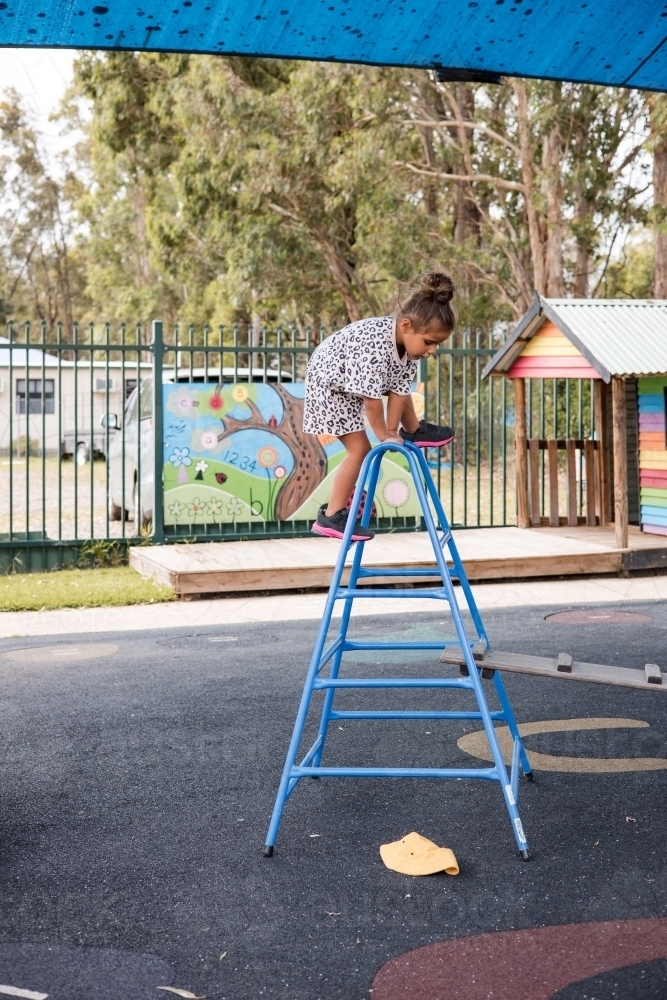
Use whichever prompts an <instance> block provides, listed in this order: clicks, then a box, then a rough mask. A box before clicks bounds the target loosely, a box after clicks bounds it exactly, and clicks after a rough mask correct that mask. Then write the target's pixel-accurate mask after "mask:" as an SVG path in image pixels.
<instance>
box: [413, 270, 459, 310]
mask: <svg viewBox="0 0 667 1000" xmlns="http://www.w3.org/2000/svg"><path fill="white" fill-rule="evenodd" d="M419 291H420V292H421V293H422V295H424V297H425V298H426V297H428V298H434V299H435V300H436V302H441V303H442V304H443V305H444V304H445V303H446V302H451V301H452V299H453V298H454V282H453V281H452V279H451V278H450V277H449V275H448V274H445V273H444V271H426V272H425V273H424V274H423V275H422V277H421V281H420V283H419Z"/></svg>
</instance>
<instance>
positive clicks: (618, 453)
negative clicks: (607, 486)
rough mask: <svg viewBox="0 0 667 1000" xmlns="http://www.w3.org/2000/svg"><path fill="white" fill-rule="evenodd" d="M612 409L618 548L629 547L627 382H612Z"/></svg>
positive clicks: (615, 522)
mask: <svg viewBox="0 0 667 1000" xmlns="http://www.w3.org/2000/svg"><path fill="white" fill-rule="evenodd" d="M611 407H612V418H613V426H614V525H615V529H616V548H617V549H627V547H628V456H627V441H626V430H625V382H624V381H623V379H622V378H614V379H613V380H612V389H611Z"/></svg>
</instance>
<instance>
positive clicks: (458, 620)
mask: <svg viewBox="0 0 667 1000" xmlns="http://www.w3.org/2000/svg"><path fill="white" fill-rule="evenodd" d="M387 451H396V452H399V453H400V454H402V455H404V456H405V458H406V459H407V462H408V466H409V469H410V473H411V475H412V478H413V480H414V484H415V488H416V491H417V495H418V497H419V502H420V505H421V509H422V514H423V517H424V522H425V524H426V529H427V531H428V533H429V537H430V539H431V544H432V546H433V552H434V554H435V561H436V567H435V568H429V569H421V568H420V569H419V576H420V577H422V576H432V577H435V578H436V581H437V582H436V586H434V587H423V588H422V587H418V588H414V589H412V588H409V589H407V588H406V589H403V590H396V589H390V588H387V589H383V588H378V587H371V586H366V587H359V586H358V584H359V582H360V581H361V580H363V579H364V578H367V577H373V578H377V577H391V578H396V577H413V576H414V575H415V570H414V568H403V569H389V568H387V569H378V568H370V569H364V567H363V566H362V564H361V563H362V558H363V552H364V545H365V543H364V542H357V543H356V545H357V547H356V550H355V552H354V555H353V558H352V564H351V567H350V576H349V582H348V584H347V586H346V587H344V586H343V585H342V579H343V571H344V569H345V557H346V555H347V552H348V550H349V548H350V545H352V544H354V543H352V541H351V535H352V531H353V528H354V524H355V520H356V518H355V517H354V516H353V514H354V512H358V511H359V510H360V509H361V505H362V496H363V491H364V487H365V486H366V484H367V496H366V499H365V502H363V513H362V517H361V523H362V525H363V526H364V527H368V525H369V522H370V518H371V512H372V509H373V499H374V497H375V490H376V487H377V483H378V479H379V476H380V466H381V464H382V459H383V457H384V454H385V452H387ZM429 499H430V501H431V504H432V505H433V509H434V510H435V513H436V517H437V520H438V522H439V525H440V534H439V533H438V529H437V528H436V524H435V521H434V518H433V514H432V512H431V507H430V505H429V502H428V501H429ZM372 544H373V543H372V542H371V545H372ZM447 553H448V555H449V558H450V559H451V562H452V567H451V568H449V567H448V566H447V561H446V560H447ZM454 580H458V582H459V584H460V586H461V590H462V591H463V595H464V597H465V600H466V603H467V606H468V610H469V612H470V615H471V617H472V622H473V625H474V628H475V630H476V633H477V634H476V636H475V637H474V638H472V639H471V638H469V637H468V635H467V633H466V629H465V625H464V623H463V618H462V616H461V611H460V609H459V605H458V602H457V599H456V594H455V592H454V584H453V581H454ZM358 597H363V598H378V599H382V598H395V597H404V598H411V597H412V598H414V597H418V598H423V597H432V598H434V599H435V600H438V601H446V602H447V603H448V605H449V609H450V612H451V615H452V620H453V623H454V626H455V629H456V635H457V638H458V641H457V642H453V641H450V642H447V641H446V640H445V639H444V637H443V641H442V642H404V643H396V642H388V643H384V642H354V641H351V640H350V639H348V638H347V630H348V625H349V622H350V615H351V612H352V603H353V601H354V600H355V598H358ZM336 601H343V602H344V605H343V612H342V617H341V622H340V627H339V629H338V635H337V637H336V639H335V640H334V641H333V642H331V643H330V644H329V645H328V646H326V639H327V634H328V632H329V628H330V625H331V617H332V614H333V610H334V605H335V602H336ZM446 646H455V647H456V648H458V647H459V646H460V647H461V650H462V653H463V658H464V660H465V666H464V665H461V668H460V673H461V676H459V677H426V678H417V677H415V678H392V677H373V678H348V679H345V678H341V677H339V673H340V669H341V663H342V660H343V654H344V653H345V652H347V651H350V650H355V651H356V650H377V651H382V650H401V649H405V650H415V649H423V650H432V651H433V652H436V651H437V652H438V653H441V652H442V651H443V647H446ZM485 649H490V644H489V640H488V636H487V634H486V632H485V630H484V625H483V624H482V619H481V616H480V613H479V610H478V608H477V605H476V603H475V599H474V597H473V595H472V590H471V589H470V584H469V583H468V578H467V576H466V574H465V570H464V568H463V564H462V562H461V559H460V557H459V554H458V551H457V548H456V545H455V543H454V539H453V538H452V533H451V531H450V528H449V524H448V522H447V518H446V517H445V512H444V510H443V508H442V504H441V502H440V498H439V496H438V494H437V491H436V488H435V484H434V482H433V479H432V478H431V473H430V471H429V468H428V465H427V463H426V458H425V456H424V454H423V452H422V451H421V450H420V449H419V448H416V447H415V446H414V445H411V444H408V443H406V444H405V445H404V446H401V445H398V444H393V443H392V444H380V445H378V446H377V447H375V448H373V449H372V450H371V452H370V453H369V454H368V455H367V457H366V459H365V460H364V464H363V466H362V468H361V472H360V474H359V479H358V482H357V487H356V490H355V492H354V498H353V500H352V506H351V511H350V516H349V518H348V523H347V528H346V530H345V535H344V537H343V540H342V542H341V546H340V553H339V555H338V560H337V562H336V568H335V570H334V574H333V579H332V581H331V587H330V589H329V596H328V598H327V602H326V606H325V609H324V614H323V616H322V623H321V625H320V628H319V632H318V634H317V641H316V643H315V649H314V652H313V657H312V660H311V661H310V667H309V668H308V674H307V677H306V683H305V685H304V689H303V695H302V696H301V704H300V705H299V711H298V713H297V717H296V722H295V724H294V732H293V733H292V739H291V742H290V745H289V750H288V751H287V758H286V760H285V767H284V769H283V774H282V778H281V781H280V786H279V788H278V794H277V796H276V803H275V806H274V808H273V815H272V817H271V823H270V825H269V831H268V834H267V837H266V845H265V847H264V855H265V857H271V856H272V854H273V849H274V846H275V842H276V837H277V835H278V827H279V826H280V820H281V817H282V813H283V808H284V806H285V802H286V801H287V799H288V798H289V796H290V795H291V794H292V792H293V791H294V789H295V788H296V786H297V784H298V783H299V781H301V779H302V778H482V779H485V780H486V781H497V782H498V783H499V785H500V790H501V793H502V795H503V798H504V800H505V807H506V809H507V812H508V814H509V818H510V824H511V827H512V832H513V834H514V838H515V840H516V844H517V847H518V849H519V853H520V856H521V858H522V859H523V860H524V861H528V860H530V854H529V850H528V841H527V840H526V835H525V833H524V830H523V825H522V823H521V817H520V816H519V809H518V799H519V769H520V768H521V770H523V773H524V775H525V777H526V778H527V779H528V780H529V781H532V773H531V769H530V764H529V763H528V757H527V755H526V751H525V750H524V747H523V744H522V742H521V737H520V735H519V730H518V728H517V724H516V719H515V718H514V713H513V712H512V708H511V706H510V703H509V699H508V697H507V693H506V691H505V687H504V685H503V682H502V678H501V676H500V672H499V671H498V670H496V671H489V670H487V669H485V668H484V667H483V665H482V664H481V663H478V662H477V661H476V660H475V655H478V653H479V652H481V653H482V654H483V651H484V650H485ZM327 664H329V665H330V666H329V673H328V676H323V675H322V671H323V668H324V667H325V666H326V665H327ZM491 675H492V678H493V684H494V687H495V690H496V694H497V696H498V700H499V702H500V706H501V707H500V711H491V709H490V708H489V706H488V703H487V700H486V695H485V693H484V689H483V686H482V679H483V677H488V678H489V679H490V677H491ZM354 688H375V689H377V688H438V689H442V688H453V689H455V690H459V691H468V692H471V693H472V694H473V695H474V697H475V700H476V703H477V710H476V711H475V710H474V709H469V710H464V711H338V710H336V709H335V708H334V696H335V693H336V691H337V690H350V689H354ZM316 691H323V692H324V705H323V708H322V716H321V720H320V728H319V732H318V735H317V739H316V740H315V742H314V743H313V745H312V746H311V747H310V749H309V750H308V751H307V753H306V754H305V756H304V757H303V759H302V760H301V762H300V763H297V754H298V752H299V744H300V743H301V738H302V734H303V728H304V725H305V722H306V717H307V715H308V710H309V708H310V702H311V698H312V696H313V693H314V692H316ZM342 719H350V720H351V719H355V720H358V719H457V720H459V719H477V720H481V722H482V724H483V726H484V731H485V732H486V737H487V739H488V741H489V746H490V749H491V753H492V755H493V767H478V768H461V767H442V768H420V767H329V766H324V765H323V764H322V754H323V751H324V744H325V740H326V735H327V730H328V727H329V725H330V723H332V722H340V721H341V720H342ZM494 722H503V723H505V724H506V725H507V726H508V727H509V730H510V733H511V736H512V739H513V741H514V746H513V753H512V766H511V770H510V774H509V775H508V773H507V768H506V767H505V762H504V760H503V755H502V752H501V750H500V746H499V745H498V739H497V737H496V733H495V730H494V725H493V724H494Z"/></svg>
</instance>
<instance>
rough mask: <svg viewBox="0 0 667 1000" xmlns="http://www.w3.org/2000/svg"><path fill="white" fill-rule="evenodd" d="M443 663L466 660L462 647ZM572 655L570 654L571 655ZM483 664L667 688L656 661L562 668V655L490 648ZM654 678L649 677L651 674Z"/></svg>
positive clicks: (543, 674)
mask: <svg viewBox="0 0 667 1000" xmlns="http://www.w3.org/2000/svg"><path fill="white" fill-rule="evenodd" d="M440 659H441V661H442V662H443V663H455V664H459V665H460V664H463V663H464V662H465V661H464V657H463V653H462V652H461V649H460V648H459V647H456V646H448V647H447V648H446V649H445V651H444V652H443V654H442V656H441V657H440ZM568 659H569V657H568ZM479 665H480V666H484V667H486V668H489V669H492V670H494V669H495V670H509V671H512V672H514V673H518V674H537V675H539V676H540V677H562V678H563V679H564V680H570V681H588V682H589V683H592V684H613V685H616V686H617V687H631V688H641V689H642V690H643V691H664V692H667V677H665V675H664V674H660V679H659V680H658V676H657V674H658V673H659V671H656V669H655V667H654V664H647V667H653V668H654V669H652V670H648V669H646V668H645V669H644V670H634V669H631V668H628V667H610V666H607V665H606V664H603V663H583V662H581V661H579V660H572V665H571V669H570V670H568V671H565V670H563V669H562V668H561V670H559V669H558V657H555V656H554V657H553V658H552V657H549V656H528V655H526V654H525V653H503V652H501V651H500V650H497V649H494V650H489V651H488V652H487V653H486V654H485V655H484V658H483V660H481V661H480V664H479ZM649 676H650V677H651V678H652V679H651V680H650V681H649V680H648V677H649Z"/></svg>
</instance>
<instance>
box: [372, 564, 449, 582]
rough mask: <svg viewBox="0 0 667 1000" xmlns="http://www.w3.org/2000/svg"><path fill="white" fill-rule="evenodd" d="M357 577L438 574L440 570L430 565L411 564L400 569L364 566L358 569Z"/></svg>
mask: <svg viewBox="0 0 667 1000" xmlns="http://www.w3.org/2000/svg"><path fill="white" fill-rule="evenodd" d="M358 576H359V579H362V578H363V577H368V576H438V577H439V576H440V570H439V569H438V568H437V567H435V568H433V567H431V566H411V567H410V568H408V569H406V568H401V569H386V568H383V569H378V568H373V567H372V566H366V567H362V568H360V569H359V573H358Z"/></svg>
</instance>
